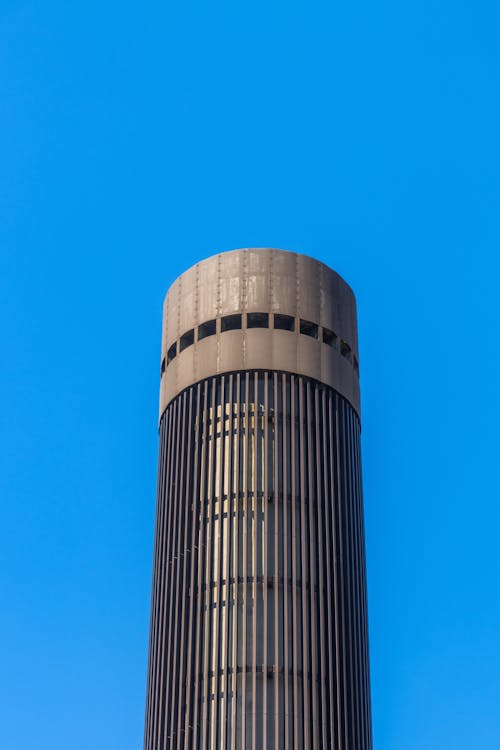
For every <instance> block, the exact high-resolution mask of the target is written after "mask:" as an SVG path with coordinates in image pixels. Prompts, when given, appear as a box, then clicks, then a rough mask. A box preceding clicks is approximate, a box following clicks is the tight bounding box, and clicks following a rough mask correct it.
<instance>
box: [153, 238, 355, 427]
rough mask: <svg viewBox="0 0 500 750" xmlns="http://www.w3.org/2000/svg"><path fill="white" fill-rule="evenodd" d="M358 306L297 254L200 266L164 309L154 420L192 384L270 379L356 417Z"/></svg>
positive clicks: (237, 254)
mask: <svg viewBox="0 0 500 750" xmlns="http://www.w3.org/2000/svg"><path fill="white" fill-rule="evenodd" d="M358 362H359V357H358V341H357V318H356V302H355V298H354V294H353V292H352V290H351V288H350V287H349V286H348V284H346V283H345V281H344V280H343V279H342V278H341V277H340V276H339V275H338V274H337V273H335V272H334V271H333V270H332V269H330V268H328V266H326V265H324V264H323V263H320V262H319V261H317V260H314V259H313V258H310V257H308V256H306V255H301V254H298V253H293V252H288V251H285V250H276V249H273V248H248V249H241V250H232V251H229V252H225V253H219V254H218V255H214V256H212V257H210V258H207V259H206V260H203V261H201V262H200V263H197V264H196V265H195V266H192V267H191V268H189V269H188V270H187V271H186V272H185V273H183V274H181V275H180V276H179V277H178V278H177V279H176V281H175V282H174V283H173V284H172V286H171V287H170V289H169V290H168V293H167V295H166V298H165V303H164V308H163V327H162V351H161V385H160V417H161V415H162V414H163V412H164V411H165V408H166V407H167V405H168V404H169V403H170V401H171V400H172V399H173V398H175V396H177V394H179V393H180V392H181V391H183V390H184V389H185V388H187V387H188V386H190V385H192V384H193V383H196V382H199V381H201V380H204V379H205V378H207V377H212V376H214V375H218V374H222V373H228V372H236V371H240V370H258V369H273V370H276V371H282V372H289V373H295V374H300V375H304V376H306V377H310V378H313V379H315V380H317V381H319V382H321V383H324V384H326V385H329V386H331V387H332V388H334V390H336V391H337V392H338V393H340V394H341V395H342V396H344V397H345V398H346V399H347V400H348V401H349V402H350V403H351V405H352V406H353V407H354V409H355V410H356V412H357V413H358V415H359V413H360V403H359V401H360V399H359V365H358Z"/></svg>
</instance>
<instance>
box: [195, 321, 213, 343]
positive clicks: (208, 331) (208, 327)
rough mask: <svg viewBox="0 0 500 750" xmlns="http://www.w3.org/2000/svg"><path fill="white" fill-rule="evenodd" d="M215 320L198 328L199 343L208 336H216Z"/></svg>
mask: <svg viewBox="0 0 500 750" xmlns="http://www.w3.org/2000/svg"><path fill="white" fill-rule="evenodd" d="M215 330H216V328H215V320H207V322H206V323H202V324H201V325H199V326H198V341H201V340H202V339H206V338H207V336H215Z"/></svg>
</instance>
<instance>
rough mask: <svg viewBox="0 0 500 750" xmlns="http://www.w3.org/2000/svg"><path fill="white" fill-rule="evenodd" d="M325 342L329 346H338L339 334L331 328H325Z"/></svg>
mask: <svg viewBox="0 0 500 750" xmlns="http://www.w3.org/2000/svg"><path fill="white" fill-rule="evenodd" d="M323 343H324V344H327V346H337V334H335V333H334V332H333V331H330V329H329V328H323Z"/></svg>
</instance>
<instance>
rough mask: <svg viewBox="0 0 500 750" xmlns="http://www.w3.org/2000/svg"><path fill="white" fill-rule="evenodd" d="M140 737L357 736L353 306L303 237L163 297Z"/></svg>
mask: <svg viewBox="0 0 500 750" xmlns="http://www.w3.org/2000/svg"><path fill="white" fill-rule="evenodd" d="M144 747H145V750H160V749H161V750H163V749H164V748H178V749H180V748H201V749H203V750H204V749H205V748H210V749H211V750H218V748H233V749H234V748H249V749H250V748H252V749H253V750H260V748H267V749H268V750H271V749H273V748H284V749H288V748H295V749H297V750H298V749H300V750H303V749H304V748H307V749H308V748H318V749H319V748H335V749H336V750H369V749H370V748H371V717H370V688H369V667H368V633H367V615H366V577H365V551H364V530H363V502H362V490H361V465H360V418H359V368H358V344H357V326H356V306H355V300H354V295H353V293H352V291H351V289H350V288H349V286H348V285H347V284H346V283H345V282H344V281H343V280H342V279H341V278H340V277H339V276H338V275H337V274H336V273H335V272H334V271H332V270H331V269H329V268H328V267H327V266H325V265H324V264H322V263H319V262H318V261H316V260H313V259H312V258H309V257H306V256H304V255H298V254H295V253H290V252H285V251H283V250H273V249H245V250H235V251H231V252H227V253H222V254H219V255H215V256H213V257H211V258H209V259H207V260H205V261H202V262H201V263H198V264H197V265H196V266H194V267H193V268H191V269H189V270H188V271H186V272H185V273H184V274H182V275H181V276H180V277H179V278H178V279H177V280H176V281H175V282H174V284H173V285H172V287H171V288H170V290H169V292H168V294H167V297H166V300H165V306H164V318H163V336H162V357H161V387H160V454H159V477H158V499H157V512H156V531H155V551H154V571H153V591H152V605H151V631H150V645H149V665H148V685H147V701H146V723H145V743H144Z"/></svg>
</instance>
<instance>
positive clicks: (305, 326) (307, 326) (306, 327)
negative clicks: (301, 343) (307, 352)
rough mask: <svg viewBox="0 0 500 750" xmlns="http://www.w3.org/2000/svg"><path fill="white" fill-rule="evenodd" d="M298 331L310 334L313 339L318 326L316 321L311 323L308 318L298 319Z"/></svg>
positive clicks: (316, 334)
mask: <svg viewBox="0 0 500 750" xmlns="http://www.w3.org/2000/svg"><path fill="white" fill-rule="evenodd" d="M300 332H301V333H303V334H304V336H311V338H313V339H317V338H318V326H317V325H316V323H311V321H310V320H302V318H301V320H300Z"/></svg>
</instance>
